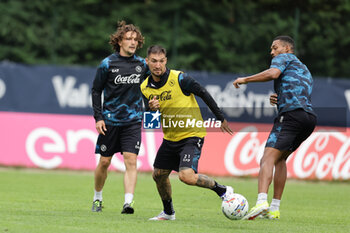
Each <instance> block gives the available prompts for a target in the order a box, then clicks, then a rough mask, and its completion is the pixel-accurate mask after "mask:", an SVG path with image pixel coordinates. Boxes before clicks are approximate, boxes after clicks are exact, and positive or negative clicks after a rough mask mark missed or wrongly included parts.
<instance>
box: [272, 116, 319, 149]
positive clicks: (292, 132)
mask: <svg viewBox="0 0 350 233" xmlns="http://www.w3.org/2000/svg"><path fill="white" fill-rule="evenodd" d="M316 122H317V118H316V116H315V115H313V114H311V113H308V112H306V111H304V110H303V109H296V110H293V111H289V112H283V113H281V114H280V115H278V116H277V117H276V118H275V122H274V125H273V128H272V130H271V132H270V135H269V138H268V139H267V142H266V146H265V147H272V148H275V149H278V150H280V151H291V152H293V151H295V150H296V149H298V147H299V146H300V144H301V143H302V142H303V141H305V140H306V139H307V138H308V137H309V136H310V134H311V133H312V132H313V130H314V129H315V126H316Z"/></svg>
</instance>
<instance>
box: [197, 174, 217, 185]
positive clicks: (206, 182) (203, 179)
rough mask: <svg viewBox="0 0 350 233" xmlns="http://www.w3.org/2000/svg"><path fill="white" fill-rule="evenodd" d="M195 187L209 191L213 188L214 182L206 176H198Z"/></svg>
mask: <svg viewBox="0 0 350 233" xmlns="http://www.w3.org/2000/svg"><path fill="white" fill-rule="evenodd" d="M196 185H197V186H199V187H203V188H208V189H211V188H213V187H214V185H215V181H214V180H213V179H212V178H210V177H208V176H206V175H202V174H198V180H197V183H196Z"/></svg>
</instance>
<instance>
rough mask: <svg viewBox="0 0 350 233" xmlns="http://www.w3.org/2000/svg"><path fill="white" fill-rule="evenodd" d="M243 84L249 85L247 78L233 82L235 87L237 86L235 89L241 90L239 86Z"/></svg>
mask: <svg viewBox="0 0 350 233" xmlns="http://www.w3.org/2000/svg"><path fill="white" fill-rule="evenodd" d="M241 84H247V81H246V79H245V78H237V79H236V80H235V81H234V82H233V86H235V88H239V85H241Z"/></svg>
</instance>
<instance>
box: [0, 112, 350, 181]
mask: <svg viewBox="0 0 350 233" xmlns="http://www.w3.org/2000/svg"><path fill="white" fill-rule="evenodd" d="M0 122H1V123H0V124H1V131H0V143H1V154H0V166H21V167H38V168H44V169H74V170H94V169H95V166H96V164H97V162H98V159H99V155H94V148H95V143H96V139H97V132H96V130H95V123H94V119H93V118H92V117H91V116H77V115H57V114H56V115H55V114H32V113H11V112H0ZM230 124H231V128H233V129H235V131H236V132H235V133H234V135H233V136H230V135H228V134H227V133H226V134H224V133H221V132H220V133H219V132H215V133H214V132H208V135H207V136H206V138H205V143H204V147H203V151H202V156H201V159H200V161H199V171H200V172H201V173H206V174H210V175H217V176H237V177H238V176H257V174H258V172H259V161H260V159H261V157H262V155H263V151H264V147H265V142H266V139H267V137H268V135H269V132H268V131H269V129H270V128H271V127H272V125H269V124H254V123H251V124H250V123H248V124H247V123H230ZM161 142H162V133H159V132H157V133H155V132H152V131H147V132H143V134H142V145H141V150H140V154H139V156H138V169H139V171H151V170H152V165H153V160H154V157H155V155H156V152H157V150H158V148H159V146H160V144H161ZM124 169H125V168H124V164H123V158H122V156H121V155H120V154H117V155H116V156H114V158H113V160H112V164H111V170H120V171H123V170H124ZM287 169H288V176H289V177H291V178H297V179H317V180H349V179H350V128H348V129H345V130H344V129H341V130H340V129H338V130H337V129H336V128H327V127H319V128H317V129H316V130H315V132H314V133H313V134H312V135H311V136H310V137H309V138H308V139H307V140H306V141H305V142H304V143H303V144H302V145H301V146H300V147H299V149H298V150H297V151H295V152H294V153H293V154H292V155H291V156H290V157H289V159H288V161H287Z"/></svg>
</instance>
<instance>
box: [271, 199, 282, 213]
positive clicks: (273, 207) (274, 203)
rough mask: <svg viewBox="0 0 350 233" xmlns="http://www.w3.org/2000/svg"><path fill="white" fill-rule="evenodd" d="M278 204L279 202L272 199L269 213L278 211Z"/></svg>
mask: <svg viewBox="0 0 350 233" xmlns="http://www.w3.org/2000/svg"><path fill="white" fill-rule="evenodd" d="M280 204H281V200H278V199H272V201H271V205H270V211H276V210H280Z"/></svg>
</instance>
